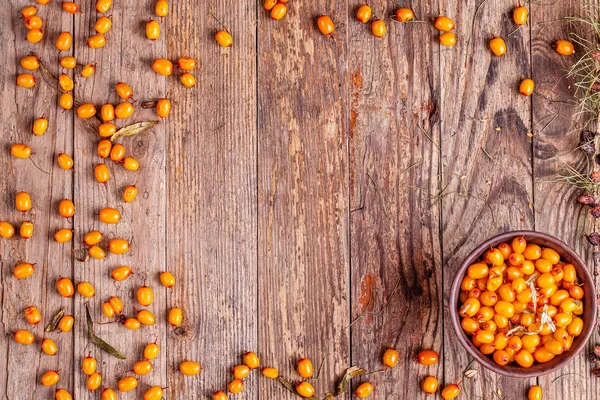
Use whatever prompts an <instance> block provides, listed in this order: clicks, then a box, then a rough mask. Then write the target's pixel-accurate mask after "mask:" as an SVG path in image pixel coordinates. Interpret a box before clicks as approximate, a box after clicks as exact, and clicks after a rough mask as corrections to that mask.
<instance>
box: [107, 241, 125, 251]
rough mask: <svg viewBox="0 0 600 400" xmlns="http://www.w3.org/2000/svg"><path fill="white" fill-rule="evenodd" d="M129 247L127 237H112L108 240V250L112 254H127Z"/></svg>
mask: <svg viewBox="0 0 600 400" xmlns="http://www.w3.org/2000/svg"><path fill="white" fill-rule="evenodd" d="M129 247H130V246H129V242H128V241H127V240H125V239H111V240H110V241H109V242H108V251H109V252H111V253H112V254H125V253H127V252H128V251H129Z"/></svg>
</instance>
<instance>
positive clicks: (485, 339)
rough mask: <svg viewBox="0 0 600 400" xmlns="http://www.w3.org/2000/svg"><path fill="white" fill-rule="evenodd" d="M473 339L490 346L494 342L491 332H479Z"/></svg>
mask: <svg viewBox="0 0 600 400" xmlns="http://www.w3.org/2000/svg"><path fill="white" fill-rule="evenodd" d="M474 338H475V340H477V342H479V343H482V344H490V343H493V342H494V338H495V336H494V334H493V333H492V332H488V331H484V330H480V331H478V332H477V333H476V334H475V336H474ZM424 365H431V364H424Z"/></svg>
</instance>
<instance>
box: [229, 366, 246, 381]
mask: <svg viewBox="0 0 600 400" xmlns="http://www.w3.org/2000/svg"><path fill="white" fill-rule="evenodd" d="M232 373H233V377H234V378H236V379H244V378H245V377H247V376H248V375H250V368H249V367H248V366H247V365H244V364H241V365H236V366H235V367H233V371H232Z"/></svg>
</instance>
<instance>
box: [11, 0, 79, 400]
mask: <svg viewBox="0 0 600 400" xmlns="http://www.w3.org/2000/svg"><path fill="white" fill-rule="evenodd" d="M27 4H28V3H27V2H25V1H14V2H11V4H10V7H9V10H10V11H5V12H3V13H2V17H1V18H2V23H1V25H2V27H1V28H0V30H1V33H0V36H1V37H2V38H3V40H6V43H14V45H8V46H5V51H6V53H5V54H6V56H7V58H6V60H7V62H6V63H4V65H5V67H3V71H2V78H3V79H2V85H3V89H2V99H3V107H2V108H3V110H2V111H1V113H2V115H1V116H0V120H1V121H2V130H3V133H2V139H1V140H2V149H3V151H2V157H1V160H2V161H1V162H2V167H3V170H4V171H5V173H4V174H3V179H2V186H3V187H2V194H3V195H2V200H1V201H2V218H3V219H4V218H6V219H7V220H8V221H10V222H11V223H13V224H14V226H15V228H16V230H17V233H16V234H15V237H13V239H11V240H8V241H7V240H3V241H2V244H1V246H2V250H0V251H1V256H2V261H3V265H2V282H3V283H2V285H3V287H2V322H3V330H4V333H5V334H6V335H8V336H6V339H7V341H6V342H5V341H4V339H3V340H0V342H2V343H1V344H0V348H2V349H3V351H4V362H5V363H6V364H5V368H1V369H2V371H3V372H2V373H0V375H4V377H3V378H0V379H1V382H2V383H1V384H0V387H1V388H2V392H3V395H2V396H3V397H4V398H8V399H18V400H20V399H35V398H41V397H50V396H52V394H53V390H52V389H51V388H45V387H43V386H41V385H39V384H38V383H37V382H39V378H40V376H41V375H42V374H43V373H44V372H46V371H47V370H50V369H53V370H61V371H63V374H62V379H61V382H60V384H61V385H64V386H65V387H70V386H71V385H72V378H71V376H70V373H69V372H70V370H71V367H72V361H73V359H72V351H71V349H72V344H73V335H72V334H57V333H51V334H48V335H47V336H50V337H52V338H53V339H54V340H55V341H56V342H57V344H58V346H59V348H60V351H59V354H58V355H57V356H56V357H49V356H46V355H44V354H43V353H41V352H40V347H39V346H40V342H41V338H42V337H43V336H44V323H45V322H47V321H48V320H49V319H50V317H51V315H52V314H53V313H54V312H56V311H57V309H58V308H59V307H60V305H64V306H67V310H68V313H69V314H71V313H72V310H73V309H72V305H71V301H70V300H62V299H61V298H60V296H58V295H57V293H56V291H54V290H53V287H52V285H53V280H54V277H55V276H57V275H58V274H63V275H65V276H71V274H72V268H71V261H70V259H71V246H70V245H69V244H65V245H59V244H58V243H56V242H54V241H53V240H52V237H53V235H54V232H55V231H56V229H57V227H58V226H59V225H60V226H61V227H63V226H69V223H65V221H64V220H62V218H57V215H58V213H57V204H56V200H57V199H62V198H64V197H71V196H72V179H73V178H72V176H73V174H72V173H69V172H65V171H62V170H60V171H56V169H58V166H57V165H56V163H55V156H56V153H57V152H60V151H66V152H71V151H72V137H73V129H72V125H71V123H70V118H69V116H68V115H64V114H62V113H60V112H58V111H57V110H56V107H55V102H56V87H52V86H51V85H49V84H47V83H45V82H44V80H43V79H42V74H41V70H37V71H35V72H34V75H35V77H36V86H35V87H34V88H33V89H23V88H19V87H16V86H15V84H14V82H15V76H16V75H17V74H19V73H23V72H26V71H24V70H23V69H22V68H21V67H20V65H19V61H20V59H21V57H23V56H25V55H27V54H30V53H31V52H35V53H36V54H37V55H38V57H39V58H40V59H41V60H43V61H44V62H46V63H47V64H48V65H49V68H50V69H51V70H52V71H53V73H56V71H57V70H58V69H57V68H56V67H54V66H55V65H56V64H57V62H58V57H57V52H56V49H55V47H54V41H55V39H56V36H57V35H58V33H59V32H61V31H63V30H69V29H70V28H72V19H71V18H70V17H67V16H65V15H64V13H61V12H60V11H58V10H57V9H56V8H47V9H46V8H41V9H40V11H39V12H38V15H40V16H41V17H42V18H43V19H44V24H45V25H44V31H45V37H44V39H43V40H42V41H41V42H40V43H37V44H35V45H32V44H29V43H28V42H27V41H26V40H24V38H25V35H26V32H27V30H26V28H25V27H24V26H23V24H22V20H20V19H18V17H17V16H20V12H21V9H22V7H24V6H25V5H27ZM8 60H10V61H8ZM50 66H51V67H50ZM51 83H52V82H51ZM54 85H55V83H54ZM43 114H45V116H46V117H47V118H48V120H49V128H48V130H47V132H46V133H45V134H44V135H43V136H41V137H37V136H34V135H33V134H32V131H31V128H32V123H33V120H34V119H35V118H39V117H41V116H42V115H43ZM12 143H25V144H28V145H29V146H31V147H32V148H33V150H34V152H35V153H36V154H34V155H33V156H32V157H31V160H18V159H15V158H12V157H10V155H9V151H8V148H9V147H10V144H12ZM32 160H33V161H34V162H35V164H36V165H37V167H36V166H34V164H33V163H32ZM38 167H39V168H38ZM61 172H63V173H61ZM20 191H26V192H28V193H30V195H31V197H32V201H33V209H32V210H31V211H30V212H28V213H26V214H23V215H20V213H19V212H18V211H17V210H16V209H15V204H14V198H15V195H16V193H17V192H20ZM27 220H31V221H33V222H34V224H35V228H34V236H33V237H32V238H31V239H29V240H27V241H25V240H23V239H21V238H20V236H19V234H18V229H19V227H20V224H21V222H23V221H27ZM61 220H62V221H61ZM63 224H64V225H63ZM24 261H26V262H31V263H36V270H35V273H34V275H33V276H32V277H30V278H28V279H26V280H22V281H17V280H16V279H15V278H14V276H13V275H12V269H13V268H14V266H15V264H16V263H18V262H24ZM30 305H35V306H37V307H38V309H39V310H40V311H41V312H42V315H43V317H44V322H43V323H40V324H39V325H37V326H36V327H35V328H33V329H32V328H31V327H29V326H28V324H27V322H26V321H25V318H24V314H23V311H24V309H25V308H26V307H28V306H30ZM16 329H32V331H33V332H34V334H35V336H36V342H35V344H34V345H32V346H23V345H19V344H17V343H16V342H15V341H13V340H12V338H11V337H10V335H11V334H12V332H14V331H15V330H16Z"/></svg>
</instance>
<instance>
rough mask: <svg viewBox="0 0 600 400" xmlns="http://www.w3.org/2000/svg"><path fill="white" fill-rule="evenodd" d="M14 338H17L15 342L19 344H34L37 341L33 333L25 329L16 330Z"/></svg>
mask: <svg viewBox="0 0 600 400" xmlns="http://www.w3.org/2000/svg"><path fill="white" fill-rule="evenodd" d="M13 338H14V339H15V342H17V343H19V344H32V343H33V342H34V341H35V337H34V336H33V333H31V332H29V331H27V330H25V329H19V330H17V331H15V333H14V334H13Z"/></svg>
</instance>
